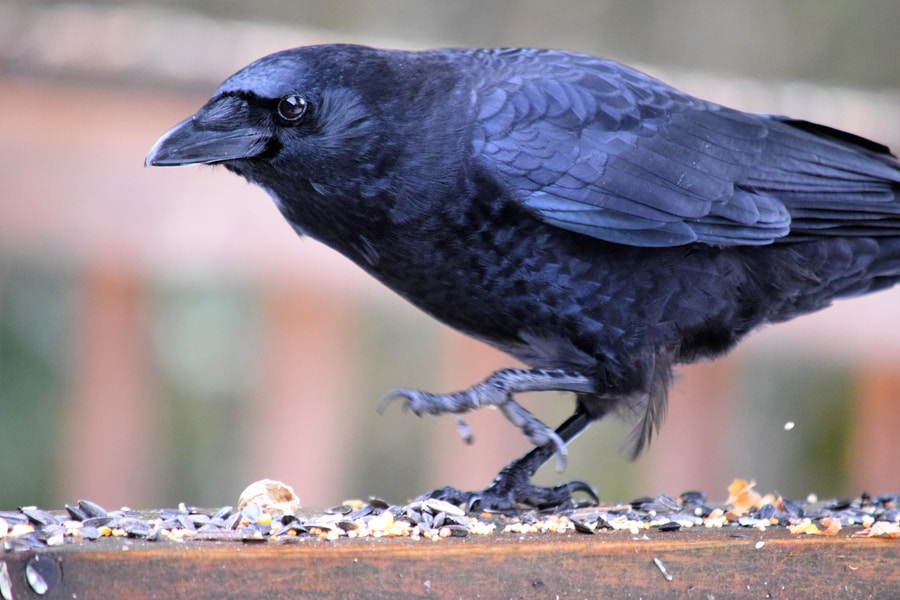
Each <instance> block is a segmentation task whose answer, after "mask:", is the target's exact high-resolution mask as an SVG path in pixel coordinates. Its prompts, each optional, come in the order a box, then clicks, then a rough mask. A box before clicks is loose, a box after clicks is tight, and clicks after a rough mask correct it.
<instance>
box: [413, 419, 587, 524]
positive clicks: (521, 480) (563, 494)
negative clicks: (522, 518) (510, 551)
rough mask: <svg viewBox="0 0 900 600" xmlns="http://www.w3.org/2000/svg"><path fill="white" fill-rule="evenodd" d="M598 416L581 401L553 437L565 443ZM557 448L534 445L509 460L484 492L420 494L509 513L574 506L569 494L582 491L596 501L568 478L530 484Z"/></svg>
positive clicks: (444, 490)
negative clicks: (558, 482) (521, 508)
mask: <svg viewBox="0 0 900 600" xmlns="http://www.w3.org/2000/svg"><path fill="white" fill-rule="evenodd" d="M599 416H600V415H597V414H590V413H588V411H587V410H585V409H584V408H583V407H582V405H581V403H579V404H578V407H577V408H576V410H575V414H573V415H572V416H571V417H569V418H568V419H567V420H566V421H564V422H563V424H562V425H560V426H559V427H558V428H557V429H556V432H555V434H556V437H557V438H558V439H560V440H561V441H562V443H563V444H568V443H569V442H570V441H572V440H573V439H575V438H576V437H577V436H578V434H579V433H581V432H582V431H584V430H585V429H586V428H587V426H588V425H590V424H591V422H592V421H594V420H596V419H597V418H599ZM555 452H557V448H556V446H555V445H554V444H553V443H548V444H544V445H543V446H539V447H537V448H534V449H533V450H531V451H530V452H528V453H527V454H526V455H525V456H523V457H521V458H519V459H518V460H516V461H514V462H512V463H510V464H509V465H507V466H506V467H504V468H503V470H502V471H500V473H499V474H498V475H497V477H495V478H494V481H493V482H492V483H491V485H489V486H488V487H487V488H486V489H485V490H484V491H481V492H462V491H460V490H457V489H455V488H451V487H446V488H441V489H438V490H434V491H433V492H429V493H428V494H425V496H424V497H428V498H440V499H442V500H446V501H447V502H452V503H454V504H465V507H466V510H467V511H489V512H500V513H513V512H515V510H516V506H518V505H526V506H531V507H534V508H539V509H544V508H557V509H563V508H570V507H573V506H575V501H574V500H573V498H572V496H573V494H575V493H576V492H584V493H585V494H587V495H588V496H590V498H591V500H592V501H593V502H594V503H596V502H597V501H598V500H599V499H598V497H597V493H596V492H595V491H594V489H593V488H592V487H591V486H590V485H588V484H587V483H585V482H583V481H571V482H569V483H564V484H562V485H558V486H555V487H540V486H536V485H534V484H532V483H531V478H532V476H534V474H535V473H536V472H537V470H538V469H539V468H541V466H542V465H543V464H544V463H546V462H547V461H548V460H550V458H551V457H552V456H553V454H554V453H555Z"/></svg>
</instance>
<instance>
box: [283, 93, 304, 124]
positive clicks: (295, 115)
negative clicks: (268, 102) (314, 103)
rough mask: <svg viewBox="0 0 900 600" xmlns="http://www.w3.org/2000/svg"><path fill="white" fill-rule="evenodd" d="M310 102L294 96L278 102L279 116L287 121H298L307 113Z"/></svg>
mask: <svg viewBox="0 0 900 600" xmlns="http://www.w3.org/2000/svg"><path fill="white" fill-rule="evenodd" d="M307 106H308V102H307V101H306V98H304V97H303V96H298V95H297V94H292V95H290V96H285V97H284V98H282V99H281V100H280V101H279V102H278V116H279V117H281V118H282V119H284V120H285V121H297V120H299V119H300V117H302V116H303V114H304V113H305V112H306V107H307Z"/></svg>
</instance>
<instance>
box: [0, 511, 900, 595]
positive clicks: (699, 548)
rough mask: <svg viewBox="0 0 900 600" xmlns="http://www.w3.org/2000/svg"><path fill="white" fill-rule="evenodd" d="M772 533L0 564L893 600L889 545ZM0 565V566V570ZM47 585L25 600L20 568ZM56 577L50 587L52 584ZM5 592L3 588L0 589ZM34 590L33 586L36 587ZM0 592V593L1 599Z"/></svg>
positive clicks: (140, 543) (126, 551) (276, 549)
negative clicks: (32, 580)
mask: <svg viewBox="0 0 900 600" xmlns="http://www.w3.org/2000/svg"><path fill="white" fill-rule="evenodd" d="M854 531H855V530H853V529H845V530H843V531H842V532H841V534H840V535H838V536H835V537H830V538H829V537H819V536H796V535H791V534H790V533H789V532H788V531H786V530H785V529H783V528H772V529H770V530H766V531H758V530H753V529H750V530H748V529H744V528H740V529H738V528H733V527H728V528H723V529H706V528H690V529H683V530H681V531H674V532H662V531H655V530H650V531H647V532H642V533H640V534H639V535H637V536H633V535H632V534H631V533H629V532H626V531H615V532H611V531H602V532H599V533H597V534H596V535H586V534H579V533H571V532H570V533H565V534H526V535H518V534H511V533H503V534H494V535H492V536H485V537H481V536H471V537H469V538H447V539H441V540H439V541H429V540H425V539H419V540H411V539H404V538H360V539H346V538H344V539H340V540H337V541H335V542H329V541H321V540H318V539H315V538H309V537H306V538H296V539H292V540H291V541H282V542H259V543H240V542H202V541H185V542H182V543H176V542H147V541H144V540H137V539H127V538H103V539H100V540H98V541H95V542H85V543H80V544H66V545H63V546H57V547H51V548H46V549H42V550H35V551H26V552H7V553H5V554H0V578H2V577H3V576H4V573H3V569H4V568H5V570H6V573H5V577H6V579H7V582H8V585H9V587H10V589H9V592H10V593H11V598H12V599H14V600H21V599H25V598H38V597H43V598H47V599H48V600H49V599H53V598H80V599H83V598H117V599H150V598H157V599H166V598H191V599H195V600H201V599H207V598H208V599H210V600H212V599H216V600H227V599H232V598H234V599H238V598H240V599H242V600H244V599H247V598H278V599H281V598H292V597H293V598H305V597H309V598H328V597H333V598H348V599H349V598H367V599H370V598H534V597H537V598H557V597H559V598H674V597H693V598H702V599H704V600H705V599H707V598H742V597H748V598H869V597H872V598H885V597H889V596H890V595H891V594H896V593H897V590H900V543H898V541H897V540H889V539H872V538H859V537H851V535H852V533H853V532H854ZM4 565H5V566H4ZM29 565H30V566H31V570H32V571H35V570H36V571H38V572H40V573H45V577H44V578H45V579H46V580H47V585H48V589H47V590H46V592H45V594H44V595H43V596H39V595H38V594H37V593H35V591H34V587H33V585H32V584H30V583H29V582H28V580H27V574H26V570H27V567H29ZM54 578H55V579H56V580H55V581H53V579H54ZM0 587H2V586H0ZM37 587H38V588H39V587H40V584H39V583H38V584H37ZM0 591H2V590H0Z"/></svg>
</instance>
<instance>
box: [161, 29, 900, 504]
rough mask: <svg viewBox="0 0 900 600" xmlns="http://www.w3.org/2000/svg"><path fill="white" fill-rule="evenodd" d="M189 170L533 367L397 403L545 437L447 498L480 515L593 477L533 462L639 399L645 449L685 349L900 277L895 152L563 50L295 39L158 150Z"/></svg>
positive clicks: (694, 352) (223, 89)
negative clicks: (252, 200) (556, 477)
mask: <svg viewBox="0 0 900 600" xmlns="http://www.w3.org/2000/svg"><path fill="white" fill-rule="evenodd" d="M197 163H205V164H222V165H224V166H225V167H226V168H227V169H229V170H230V171H233V172H235V173H237V174H239V175H241V176H243V177H245V178H246V179H247V180H249V181H251V182H253V183H255V184H258V185H260V186H261V187H263V188H264V189H265V190H266V191H268V192H269V194H270V195H271V196H272V198H273V199H274V201H275V203H276V204H277V206H278V208H279V210H280V211H281V212H282V214H283V215H284V216H285V218H286V219H287V220H288V221H289V222H290V224H291V225H292V226H293V228H294V229H295V230H296V231H297V232H298V233H299V234H301V235H308V236H310V237H313V238H315V239H318V240H319V241H321V242H323V243H325V244H327V245H329V246H331V247H332V248H334V249H335V250H337V251H338V252H341V253H342V254H344V255H345V256H347V257H348V258H350V259H351V260H353V261H354V262H355V263H356V264H358V265H359V266H360V267H362V268H363V269H365V270H366V271H367V272H369V273H370V274H371V275H373V276H374V277H376V278H377V279H378V280H380V281H381V282H383V283H384V284H385V285H387V286H388V287H390V288H391V289H393V290H394V291H396V292H397V293H398V294H400V295H401V296H403V297H404V298H406V299H407V300H409V301H410V302H412V303H413V304H415V305H416V306H418V307H419V308H421V309H422V310H424V311H425V312H427V313H429V314H430V315H432V316H434V317H435V318H437V319H439V320H441V321H443V322H444V323H446V324H447V325H449V326H451V327H453V328H455V329H457V330H459V331H461V332H463V333H465V334H467V335H470V336H472V337H474V338H477V339H479V340H482V341H483V342H485V343H488V344H491V345H492V346H495V347H496V348H499V349H501V350H503V351H504V352H506V353H508V354H510V355H512V356H514V357H515V358H517V359H518V360H520V361H522V362H523V363H525V364H526V365H528V366H529V367H530V368H528V369H505V370H501V371H498V372H496V373H494V374H493V375H491V376H490V377H488V378H487V379H486V380H485V381H483V382H481V383H479V384H477V385H475V386H473V387H472V388H470V389H468V390H465V391H462V392H459V393H455V394H430V393H426V392H420V391H416V390H409V389H401V390H396V391H394V392H392V393H391V394H389V396H388V397H387V401H390V400H391V399H394V398H398V399H401V400H402V401H403V402H404V403H405V405H406V406H407V407H408V408H409V409H410V410H412V411H413V412H414V413H415V414H418V415H421V414H424V413H428V414H442V413H464V412H466V411H469V410H473V409H475V408H478V407H481V406H486V405H491V406H496V407H497V408H499V409H500V410H501V411H502V412H503V413H504V415H505V416H506V417H507V418H508V419H509V420H510V421H511V422H512V423H513V424H514V425H516V426H517V427H519V428H520V429H521V430H522V431H523V432H524V433H525V435H527V436H528V438H529V439H530V440H531V441H532V442H533V443H534V444H535V446H536V448H534V449H533V450H532V451H531V452H529V453H528V454H526V455H525V456H523V457H522V458H520V459H519V460H517V461H515V462H513V463H511V464H510V465H509V466H507V467H506V468H505V469H503V470H502V471H501V472H500V474H499V475H498V476H497V478H496V479H495V480H494V482H493V483H492V484H491V485H490V486H489V487H488V488H487V489H486V490H484V491H482V492H478V493H469V494H461V493H459V492H457V491H456V490H453V489H452V488H444V489H442V490H439V491H438V492H437V494H438V495H439V496H441V497H444V498H447V499H452V500H454V501H466V502H467V503H468V506H469V508H480V509H495V510H507V509H510V508H511V507H513V506H514V505H516V504H525V505H531V506H565V505H570V504H571V503H572V494H573V493H574V492H576V491H583V492H587V493H588V494H590V495H593V492H592V490H591V488H590V486H588V485H587V484H585V483H583V482H572V483H567V484H564V485H559V486H557V487H555V488H541V487H537V486H535V485H533V484H532V483H531V477H532V475H533V474H534V472H535V471H536V470H537V469H538V468H539V467H540V466H541V465H542V464H544V463H545V462H546V461H548V460H549V459H550V458H551V457H552V456H553V455H554V454H558V455H559V457H560V459H561V460H562V459H563V458H564V457H565V453H566V444H567V443H568V442H569V441H571V440H572V439H573V438H574V437H575V436H576V435H578V434H579V433H580V432H581V431H582V430H584V429H585V428H586V427H587V426H588V425H589V424H590V423H591V422H592V421H594V420H596V419H599V418H601V417H603V416H604V415H606V414H607V413H609V412H612V411H626V412H629V413H632V414H637V415H638V416H639V424H638V425H637V427H636V429H635V435H634V452H635V453H637V452H639V451H640V450H641V448H642V447H643V446H645V445H646V444H647V442H648V441H649V440H650V438H651V436H652V434H653V433H654V432H655V431H656V430H657V429H658V427H659V425H660V423H661V421H662V418H663V415H664V413H665V409H666V389H667V386H668V384H669V381H670V379H671V374H672V367H673V365H675V364H678V363H690V362H694V361H697V360H700V359H709V358H713V357H716V356H719V355H721V354H722V353H724V352H726V351H727V350H729V349H730V348H731V347H732V346H734V344H735V343H736V342H737V341H738V340H740V339H741V338H742V337H743V336H744V335H745V334H747V332H749V331H750V330H752V329H754V328H756V327H758V326H760V325H763V324H765V323H774V322H779V321H786V320H788V319H792V318H794V317H796V316H798V315H802V314H804V313H808V312H811V311H815V310H819V309H821V308H824V307H826V306H828V305H829V304H830V303H831V301H832V300H833V299H834V298H838V297H844V296H854V295H857V294H864V293H868V292H872V291H875V290H879V289H883V288H885V287H888V286H891V285H893V284H895V283H897V281H898V280H900V199H898V192H900V163H898V161H897V159H896V158H895V157H894V156H892V155H891V154H890V152H889V150H888V148H886V147H885V146H882V145H880V144H877V143H875V142H872V141H869V140H866V139H863V138H860V137H857V136H855V135H852V134H849V133H845V132H843V131H839V130H836V129H831V128H829V127H826V126H823V125H817V124H814V123H810V122H807V121H801V120H795V119H791V118H787V117H782V116H773V115H764V114H748V113H744V112H739V111H737V110H732V109H729V108H726V107H723V106H720V105H717V104H713V103H711V102H706V101H704V100H700V99H697V98H694V97H692V96H689V95H687V94H685V93H682V92H680V91H678V90H676V89H673V88H672V87H669V86H668V85H666V84H664V83H661V82H660V81H657V80H655V79H653V78H651V77H649V76H647V75H644V74H642V73H640V72H637V71H634V70H632V69H630V68H628V67H625V66H623V65H621V64H617V63H615V62H611V61H608V60H602V59H599V58H594V57H592V56H585V55H580V54H572V53H569V52H560V51H549V50H531V49H500V50H497V49H494V50H483V49H480V50H479V49H475V50H472V49H467V50H435V51H426V52H401V51H391V50H379V49H374V48H367V47H362V46H353V45H324V46H313V47H305V48H297V49H293V50H287V51H284V52H279V53H277V54H273V55H271V56H267V57H265V58H262V59H260V60H258V61H256V62H254V63H253V64H251V65H249V66H248V67H246V68H244V69H243V70H241V71H239V72H238V73H236V74H235V75H233V76H231V77H230V78H229V79H227V80H226V81H225V82H224V83H223V84H222V85H221V86H220V87H219V89H218V90H216V92H215V93H214V94H213V96H212V98H211V99H210V100H209V102H207V103H206V105H205V106H203V107H202V108H201V109H200V110H199V111H198V112H197V113H196V114H195V115H193V116H192V117H190V118H188V119H187V120H185V121H183V122H181V123H179V124H178V125H176V126H175V127H174V128H172V129H171V130H170V131H169V132H168V133H166V134H165V135H163V137H162V138H161V139H160V140H159V141H158V142H156V145H154V146H153V148H152V149H151V150H150V153H149V155H148V156H147V159H146V164H147V165H153V166H173V165H187V164H197ZM890 318H897V315H891V316H890ZM542 390H561V391H569V392H574V393H575V394H576V403H575V404H576V406H575V411H574V414H573V415H572V416H571V417H570V418H569V419H568V420H566V421H565V422H563V423H562V424H561V425H560V426H559V427H558V428H557V429H556V430H555V431H554V430H552V429H551V428H549V427H547V426H546V425H544V424H543V423H541V422H540V421H539V420H537V419H536V418H535V417H534V416H533V415H532V414H531V413H529V412H528V411H527V410H525V409H524V408H523V407H522V406H521V405H520V404H518V403H517V402H516V401H515V399H514V395H515V394H517V393H520V392H528V391H542ZM383 405H384V403H383V404H382V406H383Z"/></svg>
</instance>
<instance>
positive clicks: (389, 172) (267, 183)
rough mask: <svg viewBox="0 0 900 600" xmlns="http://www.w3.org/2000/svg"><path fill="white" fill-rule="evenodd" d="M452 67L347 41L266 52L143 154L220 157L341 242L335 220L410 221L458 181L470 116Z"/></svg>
mask: <svg viewBox="0 0 900 600" xmlns="http://www.w3.org/2000/svg"><path fill="white" fill-rule="evenodd" d="M447 67H448V63H447V61H445V60H444V59H443V58H442V57H441V55H439V54H437V53H434V54H430V53H406V52H397V51H389V50H378V49H373V48H366V47H363V46H352V45H326V46H308V47H302V48H295V49H292V50H286V51H284V52H279V53H276V54H272V55H270V56H266V57H264V58H261V59H259V60H257V61H256V62H254V63H252V64H250V65H249V66H247V67H245V68H244V69H242V70H241V71H239V72H237V73H235V74H234V75H232V76H231V77H230V78H228V79H227V80H226V81H225V82H224V83H223V84H222V85H221V86H220V87H219V89H217V90H216V92H215V93H214V94H213V96H212V98H210V100H209V101H208V102H207V103H206V104H205V105H204V106H203V107H202V108H201V109H200V110H199V111H197V113H196V114H194V115H193V116H192V117H190V118H188V119H186V120H184V121H182V122H181V123H179V124H178V125H176V126H175V127H173V128H172V129H170V130H169V131H168V132H167V133H165V134H164V135H163V136H162V137H161V138H160V139H159V141H157V142H156V144H154V145H153V147H152V148H151V149H150V152H149V154H148V155H147V158H146V161H145V164H146V165H147V166H181V165H192V164H222V165H224V166H225V167H226V168H228V169H229V170H231V171H234V172H235V173H238V174H239V175H242V176H243V177H245V178H246V179H248V180H249V181H251V182H252V183H255V184H258V185H260V186H261V187H263V188H264V189H265V190H267V191H268V192H269V194H270V195H271V196H272V197H273V198H274V199H275V201H276V203H277V204H278V205H279V207H280V209H281V211H282V212H283V213H284V214H285V216H286V217H287V218H288V220H289V221H291V223H292V224H293V225H294V227H295V228H296V229H298V231H302V232H306V233H309V234H311V235H313V236H314V237H319V238H320V239H322V240H323V241H325V242H326V243H328V244H329V245H332V246H334V247H339V245H340V240H339V239H338V238H339V237H340V236H341V235H343V234H345V233H346V228H345V230H344V231H337V230H336V227H337V225H339V223H335V220H343V221H347V222H348V223H347V226H348V227H349V226H350V225H351V224H350V223H349V221H351V220H354V222H353V223H352V225H353V226H354V227H360V224H359V221H366V220H372V219H375V218H379V217H383V218H385V219H389V220H391V221H395V220H407V219H409V218H411V216H412V215H414V214H416V213H417V212H427V210H430V209H429V207H428V197H429V196H431V195H436V194H440V193H442V192H443V191H444V189H446V188H447V187H449V186H451V185H455V182H456V173H455V171H454V170H452V169H447V168H446V165H447V164H448V163H450V164H452V161H453V160H454V158H452V157H453V156H454V155H457V154H459V153H461V152H462V150H463V149H464V148H465V139H464V137H463V136H460V135H459V131H460V130H461V129H464V128H465V127H464V125H462V123H464V122H465V120H466V119H467V117H466V108H465V103H464V102H463V101H462V98H461V97H460V96H459V94H460V92H459V90H457V89H454V85H455V81H456V80H455V78H454V77H453V76H444V75H448V74H449V73H450V69H449V68H447ZM438 167H444V168H438ZM442 174H445V175H444V176H443V179H446V181H444V180H443V179H442Z"/></svg>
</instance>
